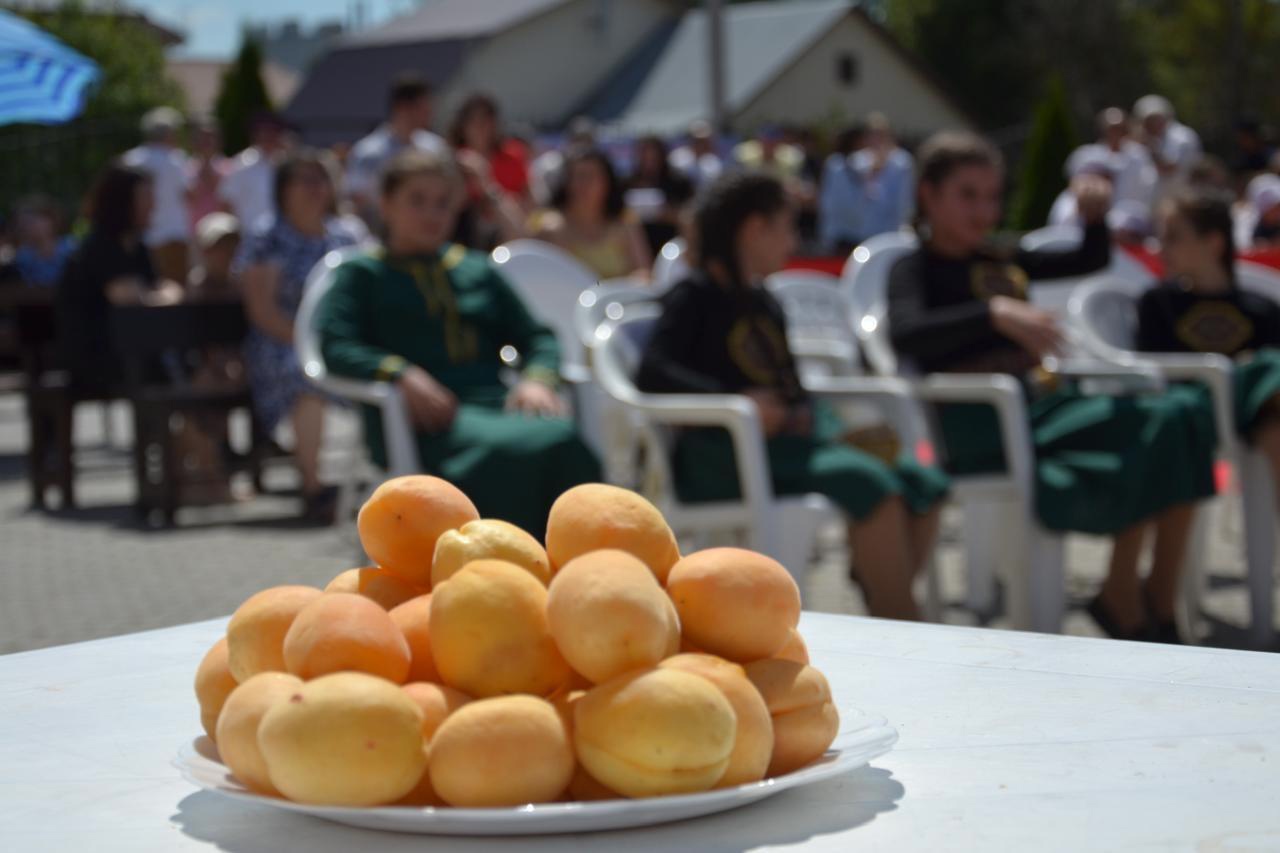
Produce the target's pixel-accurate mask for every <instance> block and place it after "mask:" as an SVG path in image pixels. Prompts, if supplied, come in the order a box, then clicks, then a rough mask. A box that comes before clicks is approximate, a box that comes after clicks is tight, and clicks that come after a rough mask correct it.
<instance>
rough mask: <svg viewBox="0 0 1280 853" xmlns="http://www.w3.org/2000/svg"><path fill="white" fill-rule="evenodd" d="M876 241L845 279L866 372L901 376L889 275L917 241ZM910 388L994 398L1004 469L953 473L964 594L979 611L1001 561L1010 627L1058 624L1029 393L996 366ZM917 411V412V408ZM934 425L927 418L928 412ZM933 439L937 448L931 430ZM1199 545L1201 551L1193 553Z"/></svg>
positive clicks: (1077, 372) (985, 607)
mask: <svg viewBox="0 0 1280 853" xmlns="http://www.w3.org/2000/svg"><path fill="white" fill-rule="evenodd" d="M881 236H882V237H884V238H885V239H882V240H878V243H877V245H876V246H871V245H870V244H867V245H865V246H864V247H861V248H867V249H868V252H867V254H866V255H865V256H864V257H862V258H861V260H858V261H857V263H858V264H859V268H858V270H857V273H856V276H855V277H854V280H853V282H852V287H853V289H854V291H855V292H856V293H857V294H858V295H859V301H860V304H861V305H863V306H865V307H864V308H863V311H864V313H863V315H862V317H861V318H860V320H859V321H858V323H857V331H858V336H859V340H860V342H861V344H862V347H863V352H864V353H865V356H866V359H867V362H868V363H869V364H870V365H871V368H872V372H873V373H876V374H878V375H880V376H899V375H901V371H900V366H899V364H898V359H897V355H896V353H895V352H894V350H893V346H892V344H891V343H890V341H889V334H888V331H889V330H888V327H887V323H886V318H887V316H888V302H887V290H888V287H887V285H888V277H889V272H890V270H891V269H892V267H893V265H894V264H895V263H896V262H897V261H898V260H899V259H900V258H902V257H904V256H906V255H907V254H908V253H909V252H911V251H913V250H914V249H915V247H916V245H917V244H916V240H915V238H914V237H910V236H904V235H901V234H894V235H881ZM1056 367H1057V369H1058V372H1059V373H1061V374H1063V375H1071V376H1077V377H1094V378H1096V379H1098V380H1102V381H1110V382H1118V383H1122V384H1123V385H1124V386H1125V387H1131V386H1138V387H1146V388H1150V387H1153V386H1158V384H1159V378H1158V376H1157V375H1156V374H1155V372H1154V371H1153V370H1151V369H1150V368H1147V369H1142V368H1141V367H1139V366H1134V367H1132V368H1117V367H1113V366H1108V365H1102V364H1088V363H1080V362H1076V361H1071V360H1060V361H1059V362H1058V364H1057V365H1056ZM911 387H912V391H913V393H914V394H915V395H916V397H917V398H918V399H919V400H921V401H923V402H926V403H981V404H986V405H989V406H991V407H992V408H993V409H994V410H995V412H996V415H997V418H998V421H999V424H1000V434H1001V444H1002V446H1003V449H1004V457H1005V464H1006V470H1005V471H1003V472H1000V473H994V474H984V475H981V476H966V477H958V478H955V480H954V483H953V494H954V495H955V496H956V497H957V498H958V499H959V500H960V501H961V502H962V504H963V506H964V515H965V553H966V562H967V567H966V569H967V575H968V579H969V590H968V593H967V601H968V605H969V607H970V608H972V609H973V610H975V611H977V612H980V613H982V612H988V611H989V610H990V608H991V606H992V603H993V601H994V592H995V589H994V583H993V580H994V571H993V570H994V569H995V568H996V567H1001V568H1002V569H1003V573H1004V575H1005V580H1006V584H1007V588H1008V590H1009V592H1010V596H1009V615H1010V619H1011V621H1012V622H1013V624H1014V626H1015V627H1021V628H1030V629H1032V630H1036V631H1044V632H1057V631H1060V630H1061V625H1062V616H1063V613H1064V611H1065V590H1064V580H1065V577H1064V572H1065V566H1064V560H1063V537H1062V536H1061V535H1060V534H1057V533H1054V532H1052V531H1049V530H1046V529H1045V528H1044V527H1042V526H1041V524H1040V521H1039V518H1038V517H1037V516H1036V512H1035V506H1036V468H1035V464H1036V460H1035V452H1034V446H1033V444H1032V440H1031V429H1030V419H1029V416H1028V414H1027V409H1026V401H1025V399H1024V397H1023V393H1022V389H1021V387H1020V386H1019V385H1018V382H1017V381H1016V380H1015V379H1014V378H1013V377H1011V376H1006V375H1003V374H946V373H940V374H933V375H930V376H926V377H922V378H918V379H915V380H914V381H913V382H912V385H911ZM922 417H923V416H922ZM925 423H928V424H929V425H930V427H932V423H931V422H930V421H928V420H925ZM932 440H933V443H934V446H935V447H938V448H941V447H944V446H945V445H944V443H943V442H942V440H941V436H940V435H938V434H937V433H936V432H935V434H934V435H932ZM1196 553H1198V551H1197V552H1196Z"/></svg>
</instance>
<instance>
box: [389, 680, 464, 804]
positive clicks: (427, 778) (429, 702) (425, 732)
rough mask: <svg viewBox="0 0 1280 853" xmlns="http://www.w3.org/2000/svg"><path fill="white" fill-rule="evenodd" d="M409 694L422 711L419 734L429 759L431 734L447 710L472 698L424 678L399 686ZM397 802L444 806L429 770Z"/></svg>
mask: <svg viewBox="0 0 1280 853" xmlns="http://www.w3.org/2000/svg"><path fill="white" fill-rule="evenodd" d="M401 689H402V690H403V691H404V692H405V693H406V694H408V696H409V698H410V699H412V700H413V701H414V702H416V703H418V708H419V710H421V711H422V737H423V742H424V746H423V748H424V749H425V750H426V753H427V757H428V760H429V759H430V756H431V738H432V737H434V736H435V733H436V729H438V728H440V724H441V723H443V722H444V721H445V718H447V717H448V716H449V715H450V714H452V713H453V712H454V711H456V710H458V709H459V708H461V707H462V706H463V705H465V704H467V703H468V702H470V701H471V697H470V696H467V695H466V694H465V693H460V692H459V691H457V690H454V689H453V688H452V687H445V686H444V685H443V684H432V683H430V682H426V681H415V682H414V683H412V684H406V685H405V686H404V687H402V688H401ZM396 805H400V806H443V805H447V804H446V803H445V801H444V800H443V799H441V798H440V795H439V794H437V793H436V789H435V788H434V787H433V786H432V785H431V774H430V773H427V772H425V771H424V772H423V774H422V778H421V779H419V780H418V784H417V785H415V786H414V787H413V789H412V790H411V791H409V793H407V794H405V795H404V796H403V797H401V798H400V799H399V800H397V801H396Z"/></svg>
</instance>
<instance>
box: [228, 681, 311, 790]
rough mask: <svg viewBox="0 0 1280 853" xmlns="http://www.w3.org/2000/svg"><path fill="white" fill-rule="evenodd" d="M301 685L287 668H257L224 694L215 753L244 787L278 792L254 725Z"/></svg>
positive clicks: (256, 726)
mask: <svg viewBox="0 0 1280 853" xmlns="http://www.w3.org/2000/svg"><path fill="white" fill-rule="evenodd" d="M301 686H302V679H301V678H298V677H297V676H296V675H290V674H289V673H287V672H260V673H258V674H257V675H254V676H251V677H250V678H249V679H248V680H247V681H245V683H244V684H241V685H240V686H238V687H237V688H236V689H235V690H233V691H232V692H231V695H230V696H228V697H227V703H226V704H225V705H223V706H222V713H221V714H220V715H218V737H217V738H216V741H217V744H218V754H219V755H220V756H221V757H222V763H223V764H225V765H227V767H228V768H230V770H231V773H232V775H234V776H235V777H236V778H237V779H239V780H240V781H241V782H242V783H243V784H244V786H245V787H246V788H249V789H250V790H252V791H257V792H258V793H260V794H270V795H271V796H279V794H280V792H279V791H277V790H276V789H275V786H274V785H272V784H271V777H270V775H269V774H268V773H267V763H266V761H265V760H263V758H262V752H261V750H259V749H258V725H259V724H260V723H261V722H262V718H263V717H264V716H266V713H267V711H269V710H271V709H272V708H274V707H275V706H276V705H278V704H280V703H281V702H287V701H288V700H289V697H290V696H292V695H293V694H294V693H296V692H297V691H298V688H299V687H301Z"/></svg>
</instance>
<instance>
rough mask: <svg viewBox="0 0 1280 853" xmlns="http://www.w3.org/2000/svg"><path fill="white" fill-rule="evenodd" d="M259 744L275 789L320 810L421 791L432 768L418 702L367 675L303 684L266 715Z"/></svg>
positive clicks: (373, 803) (389, 799)
mask: <svg viewBox="0 0 1280 853" xmlns="http://www.w3.org/2000/svg"><path fill="white" fill-rule="evenodd" d="M258 745H259V748H260V749H261V750H262V755H263V757H264V758H265V759H266V761H267V771H268V773H269V774H270V777H271V783H272V784H273V785H275V787H276V789H277V790H279V791H280V792H281V793H282V794H284V795H285V796H286V797H288V798H289V799H291V800H295V801H297V802H300V803H311V804H314V805H328V806H377V805H383V804H385V803H392V802H395V801H396V800H399V799H400V798H401V797H404V796H405V795H406V794H408V793H409V792H410V791H411V790H413V789H414V787H415V786H417V784H418V782H419V780H420V779H421V778H422V774H423V771H424V768H425V767H426V764H427V756H426V751H425V749H424V748H423V743H422V711H421V710H419V708H418V705H417V703H416V702H414V701H413V700H412V699H410V698H409V696H408V695H407V694H406V693H405V692H404V691H403V690H401V689H400V688H399V687H397V686H396V685H394V684H392V683H391V682H389V681H386V680H385V679H381V678H377V677H376V676H372V675H368V674H367V673H363V672H339V673H334V674H332V675H325V676H321V677H320V678H317V679H315V680H314V681H308V682H307V683H306V684H303V685H302V686H301V687H299V688H298V689H297V690H295V691H294V693H293V695H291V696H290V697H289V698H288V699H287V700H286V701H284V702H280V703H278V704H276V705H274V706H273V707H272V708H271V709H270V710H269V711H267V713H266V715H265V716H264V717H263V718H262V723H261V725H259V727H258Z"/></svg>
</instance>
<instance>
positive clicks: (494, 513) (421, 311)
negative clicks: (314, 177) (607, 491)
mask: <svg viewBox="0 0 1280 853" xmlns="http://www.w3.org/2000/svg"><path fill="white" fill-rule="evenodd" d="M381 193H382V201H381V209H382V221H383V223H384V224H385V227H386V234H387V242H386V248H385V249H384V250H379V251H376V252H374V253H371V254H369V255H367V256H362V257H359V258H356V259H354V260H351V261H349V262H347V263H346V264H344V265H343V266H341V267H339V268H338V270H337V272H336V273H335V276H336V278H335V280H334V283H333V289H332V290H331V291H330V292H329V293H328V294H327V295H326V296H325V298H324V300H323V301H322V302H321V303H320V305H319V308H318V312H317V318H316V322H317V324H318V327H319V330H320V347H321V352H322V354H323V355H324V359H325V362H326V364H327V365H328V368H329V370H330V371H332V372H333V373H334V374H335V375H339V376H350V377H354V378H356V379H381V380H390V381H394V382H395V383H396V384H397V385H398V386H399V387H400V390H401V392H402V393H403V394H404V397H405V402H406V404H407V405H408V408H409V412H410V416H411V417H412V418H413V421H414V424H415V426H416V427H417V429H418V453H419V456H420V457H421V460H422V464H423V466H424V467H425V469H426V470H427V472H429V473H431V474H436V475H438V476H440V477H444V478H445V479H447V480H450V481H451V482H453V483H454V484H456V485H457V486H458V487H459V488H460V489H462V490H463V491H465V492H466V493H467V495H468V496H470V498H471V500H472V501H474V502H475V505H476V507H477V508H478V509H479V510H480V513H481V514H482V515H484V516H486V517H491V518H501V519H505V520H506V521H510V522H511V523H513V524H517V525H519V526H521V527H523V528H524V529H525V530H527V531H529V532H530V533H532V534H533V535H535V536H538V537H539V538H541V536H542V534H543V530H544V527H545V525H546V522H547V514H548V512H550V510H551V504H552V502H553V501H555V499H556V498H557V497H559V495H560V494H561V493H562V492H564V491H565V490H566V489H569V488H571V487H572V486H576V485H578V484H580V483H585V482H590V481H592V480H597V479H599V477H600V467H599V464H598V463H597V462H596V459H595V457H594V456H593V455H592V453H591V451H590V450H588V449H587V447H586V445H584V444H583V443H582V441H581V439H579V438H578V436H577V433H576V432H575V431H574V428H573V425H572V424H571V423H570V422H569V421H567V420H565V419H564V418H563V415H564V406H563V404H562V402H561V400H560V398H559V397H558V396H556V392H555V386H556V383H557V381H558V373H557V370H558V368H559V362H560V353H559V348H558V346H557V345H556V339H555V335H554V334H553V333H552V332H551V331H550V330H549V329H547V328H546V327H545V326H543V325H541V324H539V323H538V322H537V321H536V320H534V319H533V317H532V316H530V314H529V311H528V309H527V308H525V306H524V303H522V302H521V301H520V299H519V297H518V296H516V294H515V293H514V292H513V291H512V289H511V286H510V285H509V284H507V282H506V280H505V279H503V277H502V275H501V274H499V273H498V272H497V271H496V270H495V269H494V268H493V267H492V266H490V265H489V263H488V261H487V259H486V258H485V256H484V255H482V254H479V253H474V252H468V251H467V250H466V249H464V248H463V247H462V246H459V245H457V244H450V243H448V242H447V240H448V237H449V234H450V233H452V231H453V227H454V217H455V216H457V213H458V207H459V205H460V204H461V203H462V194H463V187H462V181H461V178H460V177H459V175H458V173H457V172H456V171H455V169H454V167H453V165H452V164H451V163H449V162H445V161H442V160H440V159H439V158H437V157H435V156H434V155H431V154H427V153H425V152H418V151H410V152H406V153H404V154H401V155H400V156H399V157H397V158H396V159H395V160H393V161H392V162H391V163H390V164H389V166H388V167H387V170H386V171H385V172H384V174H383V177H382V187H381ZM508 345H510V346H514V347H515V348H516V349H517V350H518V351H519V352H520V353H521V355H522V356H523V357H524V372H523V376H522V378H521V380H520V382H519V383H518V384H516V385H515V387H513V388H508V387H507V386H506V385H504V384H503V383H502V379H501V375H502V371H503V362H502V359H501V358H500V357H499V351H500V350H501V349H502V348H503V347H504V346H508ZM365 436H366V439H367V441H368V442H369V445H370V451H371V452H372V454H373V458H374V460H375V461H376V462H378V463H379V464H386V449H385V448H384V447H383V446H382V425H381V420H380V416H379V414H378V412H376V411H375V410H373V409H366V410H365Z"/></svg>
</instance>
